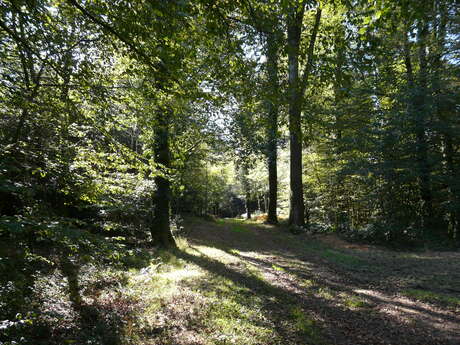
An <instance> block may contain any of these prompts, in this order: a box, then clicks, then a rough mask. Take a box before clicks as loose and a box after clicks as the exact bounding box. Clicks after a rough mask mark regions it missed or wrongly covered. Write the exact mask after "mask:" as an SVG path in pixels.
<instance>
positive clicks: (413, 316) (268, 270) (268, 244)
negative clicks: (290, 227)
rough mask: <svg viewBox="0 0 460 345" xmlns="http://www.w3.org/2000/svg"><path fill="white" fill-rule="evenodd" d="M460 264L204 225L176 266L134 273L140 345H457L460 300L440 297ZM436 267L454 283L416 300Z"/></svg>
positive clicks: (257, 227) (275, 230)
mask: <svg viewBox="0 0 460 345" xmlns="http://www.w3.org/2000/svg"><path fill="white" fill-rule="evenodd" d="M452 256H454V257H455V258H457V259H458V257H457V256H456V254H455V253H454V254H446V256H445V257H443V256H442V255H438V256H436V259H435V258H434V256H433V255H431V254H427V255H425V256H424V255H416V254H412V253H396V252H391V251H388V250H385V249H383V248H374V247H372V246H354V245H350V244H347V243H346V242H344V241H342V240H340V239H334V238H333V237H331V236H327V237H326V238H324V237H321V236H317V237H314V236H306V235H299V236H294V235H291V234H290V233H289V232H287V231H286V230H285V229H283V228H282V227H273V226H265V225H262V224H257V223H254V222H247V223H245V222H242V221H236V220H220V221H219V222H203V221H197V220H195V221H194V222H193V226H191V228H190V231H189V232H188V238H187V243H186V244H184V246H183V248H181V250H180V251H178V252H177V253H176V254H174V256H173V257H172V258H171V259H172V260H171V262H170V263H168V262H165V263H164V264H163V265H162V266H160V267H156V266H155V267H154V268H153V269H152V270H144V271H139V272H133V274H132V277H131V281H132V287H133V289H134V291H135V293H136V294H138V295H139V296H142V298H141V299H142V300H143V302H144V304H143V305H144V309H143V312H142V317H141V321H140V326H139V328H140V329H141V332H140V334H141V336H140V338H139V344H152V343H158V344H350V345H351V344H353V345H357V344H363V345H364V344H366V345H369V344H388V345H395V344H398V345H399V344H420V345H422V344H452V345H456V344H458V343H460V337H459V334H460V327H459V325H460V318H459V305H460V304H458V305H457V304H456V298H458V295H457V297H455V296H454V295H446V296H450V297H449V298H447V297H443V298H441V297H437V296H444V295H445V294H440V293H438V292H436V291H437V290H436V289H438V290H439V289H444V291H450V290H449V289H450V288H451V289H455V288H456V286H458V283H459V279H458V275H457V271H458V270H457V271H455V269H454V268H455V266H450V265H446V266H444V263H445V261H450V260H452V259H453V257H452ZM433 262H435V263H434V264H435V265H436V269H437V272H435V273H436V274H438V275H439V276H443V277H446V276H447V275H449V279H444V280H442V281H440V282H439V284H438V285H436V284H432V285H430V286H432V287H433V289H435V290H436V291H433V292H431V293H430V294H424V295H420V296H422V297H424V298H427V299H429V298H432V300H431V301H428V300H424V301H420V300H419V298H416V297H417V296H419V295H417V294H415V292H413V293H412V295H411V294H410V292H411V291H418V290H414V289H413V288H414V286H415V287H417V286H419V287H420V286H427V282H431V281H432V278H433V277H432V273H433V272H432V269H425V268H426V267H428V266H430V267H431V266H432V265H433ZM442 267H447V268H446V269H445V271H442V269H441V268H442ZM409 268H410V269H412V270H414V271H415V272H416V273H414V274H412V275H411V274H408V271H407V270H408V269H409ZM146 275H147V276H149V279H146ZM456 284H457V285H456ZM411 289H412V290H411ZM420 298H421V297H420Z"/></svg>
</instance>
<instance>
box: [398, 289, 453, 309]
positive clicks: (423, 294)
mask: <svg viewBox="0 0 460 345" xmlns="http://www.w3.org/2000/svg"><path fill="white" fill-rule="evenodd" d="M402 294H403V295H404V296H407V297H411V298H414V299H417V300H419V301H423V302H440V303H443V304H448V305H451V306H454V307H460V298H458V297H453V296H448V295H444V294H440V293H436V292H432V291H426V290H419V289H408V290H404V291H402Z"/></svg>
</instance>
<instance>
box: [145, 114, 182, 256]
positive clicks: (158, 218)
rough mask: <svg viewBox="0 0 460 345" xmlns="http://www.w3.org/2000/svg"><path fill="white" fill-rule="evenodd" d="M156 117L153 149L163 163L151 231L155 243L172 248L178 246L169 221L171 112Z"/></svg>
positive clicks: (158, 160)
mask: <svg viewBox="0 0 460 345" xmlns="http://www.w3.org/2000/svg"><path fill="white" fill-rule="evenodd" d="M155 117H156V123H155V128H154V135H155V142H154V150H153V151H154V157H155V163H157V164H160V165H161V170H162V171H161V173H160V175H158V176H156V177H155V184H156V186H157V190H156V193H155V196H154V217H153V224H152V228H151V233H152V239H153V242H154V244H157V245H159V246H160V247H163V248H171V247H176V243H175V241H174V238H173V236H172V234H171V228H170V223H169V218H170V208H171V186H170V182H169V179H168V176H167V175H168V169H169V167H170V152H169V114H168V113H167V112H164V113H161V112H157V113H156V116H155Z"/></svg>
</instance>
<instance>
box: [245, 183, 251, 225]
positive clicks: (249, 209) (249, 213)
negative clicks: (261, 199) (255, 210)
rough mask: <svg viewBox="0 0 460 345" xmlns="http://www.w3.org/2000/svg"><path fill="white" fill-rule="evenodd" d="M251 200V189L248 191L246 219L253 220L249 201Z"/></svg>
mask: <svg viewBox="0 0 460 345" xmlns="http://www.w3.org/2000/svg"><path fill="white" fill-rule="evenodd" d="M250 199H251V194H250V193H249V189H248V190H247V191H246V219H251V208H250V205H249V200H250Z"/></svg>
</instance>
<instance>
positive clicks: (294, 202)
mask: <svg viewBox="0 0 460 345" xmlns="http://www.w3.org/2000/svg"><path fill="white" fill-rule="evenodd" d="M304 11H305V4H304V3H303V4H302V5H300V6H296V7H294V8H292V9H291V13H289V14H288V23H287V24H288V25H287V39H288V41H287V48H288V49H287V52H288V66H289V75H288V100H289V143H290V155H291V159H290V209H289V224H291V225H296V226H303V225H304V224H305V220H304V202H303V186H302V129H301V121H300V120H301V111H302V94H301V88H300V85H299V47H300V38H301V33H302V21H303V15H304Z"/></svg>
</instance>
